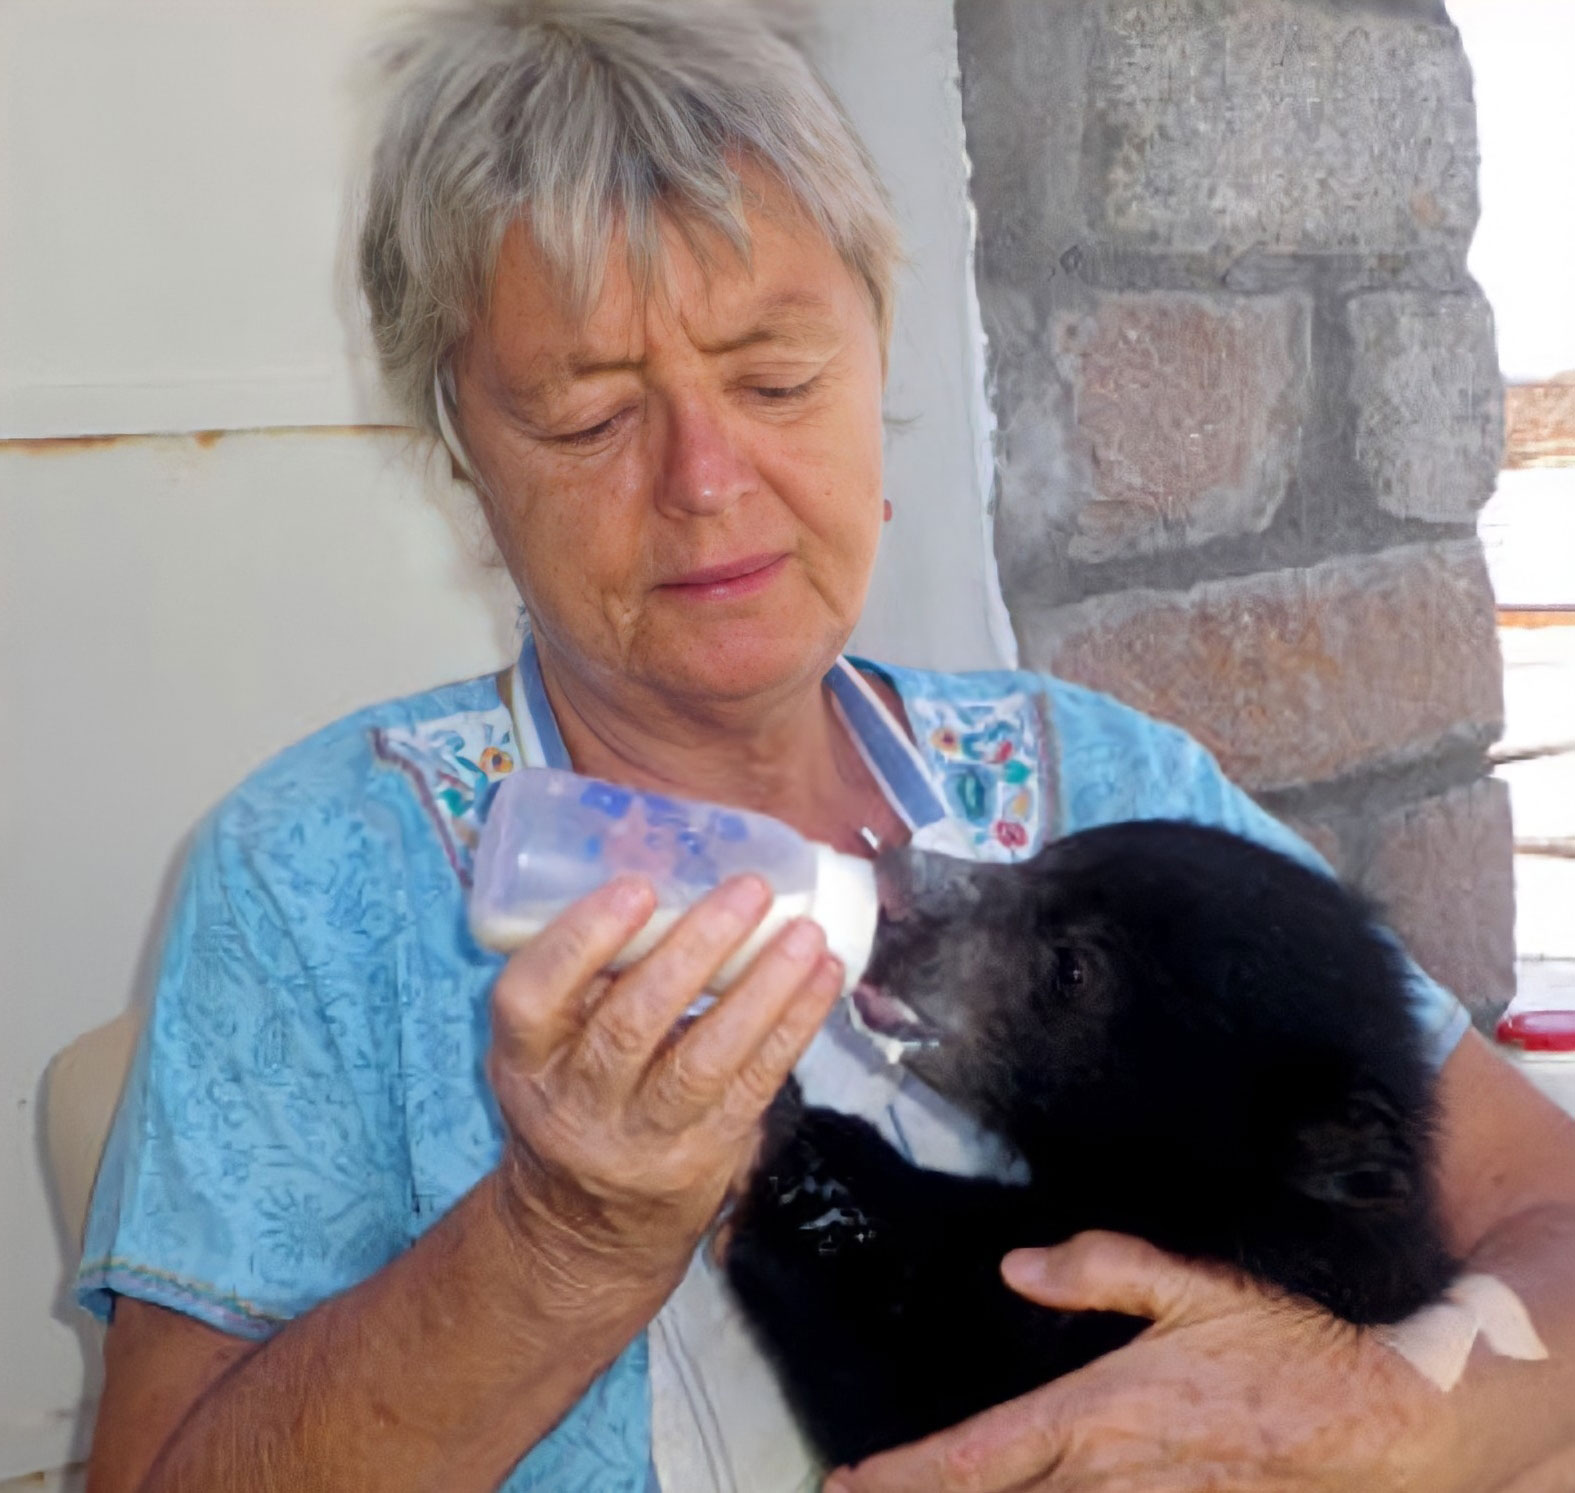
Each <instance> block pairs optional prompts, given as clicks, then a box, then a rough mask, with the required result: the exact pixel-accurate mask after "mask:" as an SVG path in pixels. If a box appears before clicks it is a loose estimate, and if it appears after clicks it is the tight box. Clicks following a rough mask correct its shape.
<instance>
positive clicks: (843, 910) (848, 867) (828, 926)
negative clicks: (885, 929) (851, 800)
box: [805, 845, 880, 995]
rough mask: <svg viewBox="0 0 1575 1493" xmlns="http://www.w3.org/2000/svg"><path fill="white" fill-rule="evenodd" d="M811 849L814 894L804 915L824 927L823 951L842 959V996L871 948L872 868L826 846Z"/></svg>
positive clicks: (876, 906) (875, 908)
mask: <svg viewBox="0 0 1575 1493" xmlns="http://www.w3.org/2000/svg"><path fill="white" fill-rule="evenodd" d="M814 850H815V895H814V897H813V899H812V900H811V902H810V904H809V908H808V910H807V912H806V913H805V916H806V917H810V918H813V919H814V920H815V922H817V923H819V924H820V926H821V927H822V928H823V929H824V930H825V933H826V950H827V952H828V953H831V954H835V955H836V956H837V958H838V959H840V960H841V961H842V965H843V968H844V969H845V970H846V971H847V978H846V979H845V980H844V981H843V986H842V993H843V994H844V995H846V994H848V993H849V992H850V991H851V990H852V989H853V987H854V986H855V985H857V984H858V983H859V976H861V975H862V974H863V973H864V967H865V965H867V964H868V963H869V962H870V951H871V950H872V949H873V948H874V947H875V924H876V922H877V921H878V920H879V918H880V898H879V897H878V896H877V895H876V891H875V867H874V865H873V864H871V863H870V862H869V861H867V860H862V859H860V858H859V857H858V856H856V855H844V854H842V852H841V851H838V850H833V849H832V848H831V846H829V845H816V846H815V847H814Z"/></svg>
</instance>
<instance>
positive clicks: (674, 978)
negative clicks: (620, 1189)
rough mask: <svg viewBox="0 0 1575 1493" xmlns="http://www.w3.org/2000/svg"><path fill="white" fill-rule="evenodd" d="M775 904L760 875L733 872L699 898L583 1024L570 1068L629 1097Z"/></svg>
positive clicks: (602, 1088)
mask: <svg viewBox="0 0 1575 1493" xmlns="http://www.w3.org/2000/svg"><path fill="white" fill-rule="evenodd" d="M770 906H771V888H770V887H769V886H768V885H767V884H766V883H765V882H764V881H763V880H762V879H761V878H760V877H758V876H739V877H735V878H734V879H733V880H731V881H727V882H724V883H723V884H722V885H721V886H720V887H718V888H717V889H716V890H715V891H714V892H712V893H710V894H709V895H708V896H706V897H704V898H702V899H701V900H700V901H699V902H697V903H696V904H695V905H694V906H693V907H691V908H690V909H689V910H688V911H687V912H686V913H685V914H684V915H683V916H682V917H681V918H679V920H678V921H677V922H676V923H674V924H673V926H672V928H671V929H670V930H669V931H668V933H667V934H666V935H665V936H664V937H663V939H662V941H661V942H660V943H659V944H657V946H656V947H655V948H654V949H652V950H651V952H650V953H649V954H647V955H646V956H645V958H643V959H642V960H640V962H639V963H638V964H635V965H633V966H631V967H630V968H629V969H627V970H625V971H624V973H623V974H621V975H619V976H618V978H617V979H616V980H615V981H614V982H613V983H612V985H611V987H610V988H609V989H608V991H607V994H606V995H605V996H603V997H602V999H601V1000H600V1001H599V1002H598V1003H597V1005H596V1007H595V1009H594V1010H593V1011H592V1012H591V1014H590V1017H589V1019H588V1020H587V1021H586V1022H585V1025H584V1026H583V1028H582V1029H581V1031H580V1034H579V1037H578V1039H577V1040H576V1041H575V1043H574V1046H573V1048H572V1050H571V1051H570V1053H569V1054H568V1056H567V1063H566V1071H567V1072H570V1073H573V1074H574V1075H576V1076H577V1077H579V1078H580V1079H581V1080H582V1081H583V1082H584V1083H585V1084H586V1085H587V1087H588V1088H590V1089H592V1090H593V1091H594V1092H595V1093H596V1094H598V1095H599V1096H600V1097H601V1099H602V1100H603V1101H604V1102H606V1101H609V1100H619V1099H626V1098H627V1097H628V1096H629V1095H630V1094H632V1093H633V1092H634V1091H635V1089H636V1088H637V1087H638V1086H639V1084H640V1082H641V1080H642V1078H643V1077H644V1074H645V1071H646V1068H647V1067H648V1066H649V1064H650V1062H651V1059H652V1058H653V1057H654V1056H655V1055H656V1052H657V1050H658V1049H659V1048H660V1047H661V1046H662V1045H663V1044H664V1043H665V1042H666V1041H667V1039H668V1037H669V1035H670V1034H671V1032H672V1030H673V1027H674V1025H675V1024H676V1023H677V1021H678V1019H679V1017H681V1016H682V1015H683V1014H684V1012H685V1011H686V1010H688V1009H689V1007H690V1006H691V1005H693V1004H694V1002H695V1000H696V999H697V998H698V997H699V995H700V993H701V992H702V991H703V990H704V989H705V987H706V985H707V983H708V982H709V981H710V980H711V978H712V976H713V975H715V974H716V972H717V971H718V970H719V969H720V968H721V967H722V966H723V965H724V964H726V963H727V961H728V959H729V958H730V957H731V956H732V955H733V954H734V953H735V952H736V951H737V950H738V948H739V946H740V945H741V944H742V943H743V942H744V940H745V939H747V938H748V937H749V935H750V933H752V932H753V931H754V929H755V928H756V927H758V926H759V924H760V920H761V919H762V918H763V917H764V916H765V914H766V911H767V909H768V908H769V907H770Z"/></svg>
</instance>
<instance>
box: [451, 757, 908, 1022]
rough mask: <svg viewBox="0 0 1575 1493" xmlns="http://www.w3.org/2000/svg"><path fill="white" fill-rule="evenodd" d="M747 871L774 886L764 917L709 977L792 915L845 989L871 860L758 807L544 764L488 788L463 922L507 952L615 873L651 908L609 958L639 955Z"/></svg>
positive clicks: (721, 986)
mask: <svg viewBox="0 0 1575 1493" xmlns="http://www.w3.org/2000/svg"><path fill="white" fill-rule="evenodd" d="M746 872H753V873H754V874H756V875H758V876H760V877H762V878H763V879H764V880H765V881H766V882H767V883H768V884H769V885H770V887H771V889H772V891H773V892H774V894H775V896H774V899H773V901H772V904H771V910H770V911H769V912H768V913H767V914H766V916H765V919H764V921H763V922H762V923H761V924H760V926H759V927H758V928H757V929H756V930H755V931H754V933H753V934H752V935H751V936H750V938H749V940H748V942H746V943H745V944H744V945H743V946H742V947H741V948H740V949H739V950H738V952H737V953H735V954H734V955H733V956H732V958H731V959H729V960H728V961H727V963H726V964H724V965H723V966H722V968H721V969H720V970H718V971H717V973H716V975H715V977H714V978H713V979H712V981H711V985H710V989H711V991H712V993H713V994H717V993H720V992H721V991H723V990H725V989H727V987H728V986H729V985H731V984H732V983H733V981H734V980H736V979H737V978H738V977H739V976H740V975H741V974H742V973H743V972H744V970H745V969H747V968H748V966H749V963H750V961H751V960H752V959H754V957H755V955H756V954H758V953H759V952H760V950H761V949H762V948H763V947H764V946H765V945H766V944H767V943H769V942H770V941H771V939H772V938H773V937H774V936H775V935H776V934H777V932H778V931H779V930H780V929H781V928H782V927H783V926H784V925H785V924H786V923H788V922H790V921H791V920H792V919H794V918H798V917H807V918H811V919H813V921H815V922H817V923H819V924H820V926H821V927H822V928H823V929H824V930H825V934H826V946H827V949H828V951H829V952H830V953H832V954H834V955H836V957H837V958H838V959H840V960H841V961H842V963H843V967H844V968H845V969H846V970H847V988H848V989H849V990H851V989H852V988H853V986H854V985H855V984H856V983H857V981H858V977H859V975H860V974H862V973H863V970H864V966H865V965H866V964H867V963H868V962H869V956H870V946H871V944H872V943H873V942H874V938H875V923H876V918H877V914H878V911H879V903H878V901H877V899H876V894H875V868H874V867H873V866H872V865H871V864H870V863H869V862H868V861H866V860H861V859H860V858H859V857H858V856H853V855H843V854H841V853H840V852H838V851H836V850H833V849H832V848H831V847H830V846H829V845H820V844H816V843H814V842H813V841H810V840H806V839H804V838H803V837H802V836H801V835H799V834H797V833H796V832H795V831H793V830H791V829H789V828H788V826H787V825H785V824H782V823H780V822H779V821H778V820H775V819H771V818H768V817H767V816H766V815H764V814H752V813H748V812H746V811H744V810H740V809H728V808H722V807H720V806H718V805H716V804H701V803H690V802H688V801H684V800H679V799H674V798H667V797H664V796H663V795H661V794H657V793H641V792H638V791H636V790H635V789H632V788H621V787H618V786H617V785H615V784H613V783H604V782H600V781H598V780H597V779H594V778H582V777H579V776H578V775H577V774H575V773H571V772H557V771H554V770H552V769H548V768H530V769H526V770H524V771H521V772H516V773H512V774H510V775H509V776H508V777H507V778H505V779H504V780H503V782H502V783H501V785H500V786H499V788H498V790H497V793H496V794H495V796H494V797H493V800H492V805H491V807H490V809H489V810H488V812H487V821H486V825H485V827H484V829H483V830H482V835H481V843H480V845H479V846H478V847H477V850H476V862H475V876H474V880H473V884H472V887H471V894H470V926H471V931H472V932H473V933H474V934H475V936H476V940H477V942H479V943H481V944H483V945H485V946H486V947H487V948H489V949H494V950H496V951H497V952H499V953H505V954H506V953H510V952H512V951H513V950H514V949H517V948H518V947H519V946H520V945H521V944H523V943H525V942H526V941H527V940H528V939H530V938H531V937H532V936H534V935H535V934H536V933H538V932H540V931H541V929H542V928H543V927H544V926H545V925H546V924H547V923H548V922H549V921H550V920H551V919H552V918H553V917H554V916H555V915H556V914H557V913H559V912H561V911H562V910H563V908H564V907H566V906H567V905H568V904H569V903H570V902H573V901H574V900H576V899H577V898H579V897H583V896H584V895H585V894H586V893H587V892H591V891H594V890H595V889H596V888H597V887H599V886H601V885H602V884H603V883H604V882H607V881H610V880H611V879H612V878H613V877H615V876H619V875H622V874H625V873H633V874H636V875H639V876H643V877H645V878H646V879H647V880H648V881H649V882H650V883H651V885H652V886H653V887H654V888H655V889H656V911H655V912H654V913H653V914H652V915H651V919H650V921H649V922H648V923H647V924H646V925H645V927H644V928H642V929H641V930H640V931H639V932H638V933H637V934H636V935H635V936H634V938H633V939H631V940H630V941H629V943H628V944H626V945H625V946H624V948H623V949H622V951H621V952H620V953H619V955H618V957H617V959H615V960H614V961H613V966H612V967H613V968H614V969H620V968H622V967H624V966H625V965H628V964H632V963H633V962H634V961H635V960H637V959H639V958H641V957H642V956H643V955H645V954H646V953H648V952H649V951H650V950H651V949H652V948H653V947H654V946H655V945H656V944H657V943H658V942H659V941H660V939H661V938H662V936H663V935H664V934H665V933H666V932H667V930H668V929H669V928H670V927H672V925H673V923H674V921H675V920H676V919H677V918H678V917H680V916H681V915H682V914H683V912H684V910H685V909H686V908H688V907H689V906H691V905H692V904H693V903H695V902H697V901H699V900H700V898H701V897H703V896H704V895H705V894H706V893H707V892H709V891H711V890H712V889H713V888H714V887H716V886H718V885H719V884H720V883H721V882H723V881H725V880H727V878H728V877H730V876H738V875H741V874H744V873H746Z"/></svg>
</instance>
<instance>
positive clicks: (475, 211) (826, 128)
mask: <svg viewBox="0 0 1575 1493" xmlns="http://www.w3.org/2000/svg"><path fill="white" fill-rule="evenodd" d="M770 3H771V0H461V3H459V4H455V5H450V6H447V7H445V8H441V9H433V10H430V11H427V12H424V13H421V14H419V15H417V16H415V17H414V18H412V19H411V20H410V21H409V22H408V23H407V24H406V25H405V26H404V27H403V29H401V30H400V31H399V32H397V33H396V34H394V35H393V36H391V37H390V38H389V39H388V40H387V42H386V43H385V44H384V46H383V47H382V49H381V51H380V53H379V55H378V57H377V59H376V60H377V63H378V70H379V72H380V74H381V76H382V79H383V81H384V83H385V86H386V89H387V93H386V100H387V101H386V104H385V106H384V112H383V117H382V122H381V126H380V128H379V129H378V132H377V137H376V144H375V147H374V150H373V154H372V163H371V171H370V174H369V178H368V181H367V190H366V200H365V206H364V212H363V216H362V218H361V225H360V239H359V254H358V268H359V276H360V284H361V291H362V294H363V295H364V296H365V298H366V303H367V307H368V309H369V311H370V315H371V326H372V334H373V337H374V340H375V342H376V347H377V353H378V358H379V361H380V363H381V366H382V371H383V376H384V379H385V381H386V382H387V384H388V387H389V390H390V392H391V393H392V394H393V396H394V398H395V399H396V400H397V401H398V403H399V405H400V407H401V408H402V409H403V410H404V412H405V413H406V415H407V416H408V417H409V418H410V419H412V420H413V422H414V423H415V424H416V425H417V426H419V427H421V428H423V429H425V430H426V431H428V432H431V433H433V434H440V433H441V426H442V424H443V423H446V421H445V417H446V415H447V411H446V410H445V409H444V408H443V402H442V400H441V390H440V388H439V376H440V374H442V373H443V370H444V368H445V365H446V363H447V360H448V358H449V355H450V353H451V352H452V351H453V349H454V348H455V347H456V346H457V345H458V344H459V343H460V342H461V341H462V340H463V339H464V337H465V336H466V335H467V333H468V332H469V331H470V329H471V327H472V325H473V324H474V322H475V320H476V318H477V317H478V315H480V314H482V313H483V312H484V309H485V307H486V304H487V298H488V293H489V291H490V288H491V284H492V279H493V275H494V273H495V271H496V267H497V258H498V252H499V247H500V245H501V243H502V239H503V236H504V234H505V233H506V232H507V230H508V229H509V227H510V226H511V225H512V224H514V223H515V222H519V221H524V222H526V223H528V226H529V230H530V233H531V236H532V239H533V240H534V242H535V244H536V245H537V247H538V248H539V250H540V252H541V253H542V255H543V257H544V258H545V260H546V261H547V263H548V265H549V266H550V268H551V270H552V273H553V274H554V275H555V276H556V277H557V279H558V280H559V282H560V283H561V285H562V287H563V290H564V292H565V294H566V295H567V296H568V297H569V304H570V306H571V307H572V308H573V309H574V310H575V311H576V312H577V313H579V314H584V312H585V311H586V310H587V309H588V308H589V307H590V306H591V305H593V304H594V302H595V299H596V295H597V293H598V291H599V288H600V285H601V278H602V274H603V271H604V268H605V264H606V259H607V252H608V246H609V243H610V241H611V239H612V236H613V235H614V233H615V232H617V231H618V230H620V229H622V230H623V231H624V233H625V235H626V240H627V243H628V249H629V258H630V269H631V272H632V273H633V274H634V275H635V278H636V283H637V284H642V285H643V284H647V283H649V279H650V277H651V276H652V275H653V274H656V273H658V272H659V269H660V258H661V247H660V230H661V224H662V222H663V221H664V219H665V220H666V221H670V222H672V223H674V224H676V225H677V226H678V228H679V229H680V231H682V232H683V234H684V235H685V238H686V240H687V241H688V242H689V243H690V244H691V246H692V247H693V248H694V249H695V250H696V251H697V252H699V251H701V249H702V245H701V243H700V241H699V239H698V237H697V230H700V229H714V230H716V231H718V232H719V233H720V234H721V235H722V236H723V237H724V239H725V241H726V242H727V243H728V244H730V245H731V246H732V247H733V248H734V249H735V250H736V251H737V252H738V253H739V254H740V255H741V256H744V257H745V258H746V259H747V256H748V253H749V233H748V226H747V221H746V218H745V205H744V199H743V192H742V189H741V185H740V180H739V167H740V164H741V163H742V162H744V161H749V162H753V163H755V164H757V165H759V166H761V167H764V168H765V169H766V170H767V171H769V172H770V173H771V174H773V175H774V176H775V177H776V178H777V179H779V180H780V181H781V182H782V183H783V185H784V186H785V187H786V188H787V190H788V191H789V192H790V193H791V194H792V195H793V196H794V198H795V199H796V200H797V201H798V203H799V204H800V205H801V207H802V208H803V210H804V211H805V212H806V213H807V214H808V215H809V217H810V218H811V220H812V221H813V222H815V223H816V225H817V226H818V227H819V228H820V229H821V231H822V232H823V233H824V234H825V235H826V238H827V240H828V241H829V242H830V243H831V245H832V246H833V248H834V249H835V250H836V251H837V253H838V254H839V255H840V256H841V258H842V260H843V262H844V263H845V264H846V265H847V266H848V268H849V270H850V271H851V272H852V273H853V274H854V276H855V277H856V278H858V279H859V280H861V281H862V282H863V284H864V285H865V287H866V288H867V290H868V293H869V297H870V302H871V305H872V307H873V310H874V314H875V320H876V325H877V326H878V328H879V330H880V335H881V342H882V346H883V347H884V346H885V345H886V342H887V339H888V338H889V334H890V328H891V318H892V296H893V279H894V275H895V271H896V266H897V263H898V260H899V257H900V248H899V243H898V235H897V228H896V224H895V221H894V219H893V216H892V212H891V208H890V205H889V203H888V202H887V199H886V196H885V194H884V192H883V190H882V188H881V185H880V182H879V180H878V178H877V176H876V173H875V168H874V165H873V163H872V162H871V160H870V158H869V156H868V154H867V153H866V151H865V150H864V147H863V146H862V145H861V144H860V142H859V140H858V138H857V136H856V135H855V134H854V131H853V128H852V126H851V125H850V124H849V122H848V120H847V117H846V116H845V115H844V114H843V112H842V110H841V108H840V107H839V106H838V104H837V103H836V101H835V100H834V99H833V98H832V96H831V94H830V92H829V91H828V90H827V89H826V87H825V86H824V85H823V84H822V83H821V82H820V80H819V79H818V78H817V77H816V75H815V73H814V71H813V70H812V68H811V67H810V64H809V62H808V61H807V60H806V58H805V56H804V54H803V52H802V50H801V49H800V47H799V46H798V45H797V44H796V43H795V40H794V38H793V36H792V32H791V26H790V25H787V24H784V19H783V13H782V11H781V10H779V11H778V12H777V15H776V16H775V18H774V17H773V16H772V15H771V14H768V12H767V10H766V9H765V6H766V5H767V4H770ZM777 4H778V6H779V7H780V5H781V0H777ZM792 9H793V8H792V7H791V6H789V7H787V8H786V14H787V15H788V16H789V17H790V16H791V13H792Z"/></svg>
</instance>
